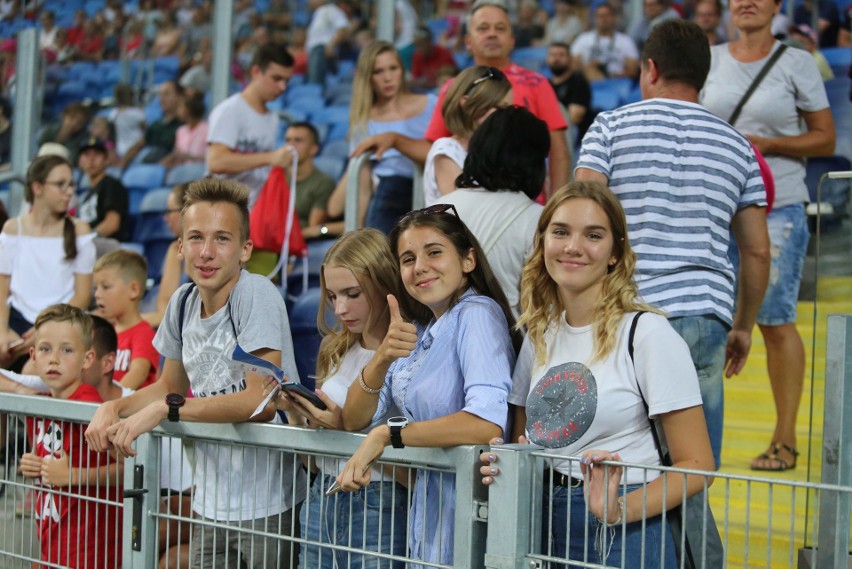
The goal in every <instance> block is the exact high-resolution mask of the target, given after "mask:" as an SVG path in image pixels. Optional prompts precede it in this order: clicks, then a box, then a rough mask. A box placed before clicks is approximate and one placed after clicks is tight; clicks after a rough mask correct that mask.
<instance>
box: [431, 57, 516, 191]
mask: <svg viewBox="0 0 852 569" xmlns="http://www.w3.org/2000/svg"><path fill="white" fill-rule="evenodd" d="M512 102H513V98H512V84H511V83H510V82H509V80H508V79H507V78H506V76H505V75H504V74H503V72H502V71H500V70H499V69H497V68H496V67H488V66H486V65H475V66H473V67H469V68H468V69H465V70H464V71H462V72H461V73H459V75H458V77H456V78H455V80H453V83H452V85H450V88H449V90H448V91H447V96H446V97H445V98H444V103H443V104H442V105H441V114H442V115H443V117H444V122H445V123H446V125H447V128H448V129H449V130H450V132H452V133H453V135H452V136H447V137H443V138H439V139H437V140H436V141H435V142H433V143H432V147H431V148H430V149H429V154H428V155H427V156H426V165H425V166H424V167H423V197H424V198H425V201H426V205H427V206H430V205H432V204H434V203H435V202H437V201H438V200H439V199H440V198H441V196H444V195H446V194H449V193H450V192H453V191H455V189H456V178H458V177H459V175H460V174H461V173H462V169H463V168H464V160H465V158H466V157H467V148H468V144H469V143H470V137H471V136H473V133H474V131H475V130H476V129H477V128H478V127H479V125H481V124H482V122H483V121H484V120H485V119H487V118H488V117H489V116H490V115H491V113H493V112H494V111H495V110H496V109H499V108H502V107H508V106H510V105H511V104H512Z"/></svg>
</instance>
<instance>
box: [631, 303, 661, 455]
mask: <svg viewBox="0 0 852 569" xmlns="http://www.w3.org/2000/svg"><path fill="white" fill-rule="evenodd" d="M643 314H645V311H644V310H641V311H639V312H637V313H636V315H635V316H634V317H633V321H632V322H631V323H630V333H629V334H628V336H627V353H629V354H630V361H631V362H632V363H633V369H634V370H635V369H636V361H635V360H634V359H633V338H635V337H636V325H637V324H639V317H640V316H642V315H643ZM636 388H637V389H638V390H639V395H640V396H641V397H642V405H644V406H645V415H646V416H647V417H648V423H649V424H650V426H651V436H652V437H654V446H655V447H657V454H658V455H659V456H660V464H662V465H663V466H671V465H672V460H671V457H670V456H669V454H668V452H667V451H666V450H664V449H663V445H662V444H661V443H660V434H659V433H658V432H657V421H655V420H654V419H651V415H650V409H649V407H648V401H647V400H646V399H645V394H644V393H642V386H641V385H640V384H639V378H638V377H637V378H636Z"/></svg>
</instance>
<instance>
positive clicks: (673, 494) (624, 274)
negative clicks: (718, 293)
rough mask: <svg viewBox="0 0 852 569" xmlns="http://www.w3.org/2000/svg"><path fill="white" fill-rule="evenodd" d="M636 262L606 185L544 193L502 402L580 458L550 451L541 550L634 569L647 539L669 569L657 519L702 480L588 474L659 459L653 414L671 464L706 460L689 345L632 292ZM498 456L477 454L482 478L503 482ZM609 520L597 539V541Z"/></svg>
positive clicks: (647, 551)
mask: <svg viewBox="0 0 852 569" xmlns="http://www.w3.org/2000/svg"><path fill="white" fill-rule="evenodd" d="M635 264H636V256H635V254H634V253H633V251H632V249H631V248H630V242H629V240H628V238H627V222H626V219H625V216H624V210H623V209H622V208H621V204H620V203H619V202H618V198H616V196H615V195H614V194H613V193H612V191H611V190H609V188H607V187H605V186H603V185H600V184H596V183H588V182H586V183H584V182H574V183H571V184H569V185H568V186H566V187H564V188H562V189H561V190H559V191H558V192H557V193H556V194H555V195H554V196H553V197H552V198H551V199H550V201H548V203H547V205H546V206H545V208H544V210H543V211H542V214H541V218H540V219H539V223H538V226H537V228H536V235H535V245H534V249H533V252H532V254H531V256H530V258H529V260H528V261H527V263H526V265H525V266H524V269H523V274H522V277H521V306H522V307H523V313H522V314H521V317H520V318H519V320H518V325H519V326H525V327H526V328H527V338H526V340H525V342H524V346H523V348H522V349H521V353H520V355H519V356H518V363H517V365H516V366H515V371H514V374H513V387H512V393H511V395H510V397H509V402H510V403H512V404H514V405H515V406H516V408H515V417H514V425H513V432H512V437H513V440H519V442H526V441H527V440H528V441H529V442H532V443H534V444H538V445H541V446H543V447H545V448H546V450H547V451H548V452H549V453H552V454H559V455H563V456H565V457H578V458H580V460H579V461H574V462H572V461H568V460H558V459H554V460H553V461H552V464H551V465H550V466H549V467H548V468H547V469H546V471H545V492H546V493H547V494H548V496H547V498H546V499H545V507H544V511H543V515H544V519H543V524H544V525H543V535H544V536H547V537H545V540H548V539H549V540H550V542H549V543H547V542H545V543H542V544H541V546H542V550H543V551H546V552H549V553H551V554H552V555H553V556H555V557H560V558H565V559H569V560H572V561H580V560H584V559H585V560H586V561H588V562H590V563H601V564H608V565H618V566H626V567H639V566H640V564H641V563H642V562H643V557H642V553H641V552H642V551H643V547H644V566H645V567H674V566H675V564H676V560H675V555H674V551H675V550H674V544H673V541H672V537H671V535H670V534H669V529H668V526H666V525H663V523H662V519H661V514H662V512H663V510H664V509H671V508H674V507H675V506H677V505H679V504H681V502H682V501H683V499H684V488H685V489H686V492H685V493H686V495H687V496H691V495H693V494H696V493H698V492H700V491H701V490H702V489H703V488H704V478H703V477H701V476H688V477H687V479H686V480H685V481H684V479H683V476H682V475H679V474H669V475H668V480H667V484H666V483H664V480H663V478H661V477H658V476H659V473H658V472H656V471H654V470H648V471H645V470H643V469H638V468H634V469H623V468H622V467H619V466H605V467H604V466H599V467H598V468H594V466H595V464H597V463H599V462H601V461H604V460H607V461H610V460H611V461H624V462H630V463H637V464H643V465H648V466H656V465H659V464H660V458H659V454H658V451H657V448H656V444H655V442H654V438H653V436H652V433H651V427H650V422H649V415H650V416H651V417H654V416H656V417H659V419H660V420H661V423H662V427H663V431H664V433H665V438H666V440H667V441H668V445H669V451H670V454H671V458H672V462H673V466H676V467H680V468H693V469H698V470H706V471H711V470H712V469H713V466H714V462H713V454H712V451H711V450H710V440H709V436H708V435H707V427H706V425H705V422H704V414H703V411H702V407H701V395H700V392H699V389H698V378H697V375H696V372H695V367H694V366H693V364H692V359H691V357H690V354H689V349H688V347H687V346H686V344H685V342H684V341H683V340H682V339H681V338H680V336H679V335H678V334H677V333H676V332H675V331H674V329H673V328H672V327H671V325H669V323H668V321H667V320H666V318H665V316H664V315H662V314H661V313H660V312H659V311H658V310H655V309H653V308H651V307H650V306H648V305H646V304H644V303H643V302H642V301H641V300H640V299H639V296H638V292H637V288H636V284H635V283H634V281H633V269H634V267H635ZM642 312H646V314H641V318H639V315H640V313H642ZM637 318H638V320H637ZM634 323H635V326H636V328H635V337H634V339H633V347H634V352H633V355H632V356H631V354H630V351H629V348H628V344H629V337H630V329H631V327H632V326H633V325H634ZM646 403H647V408H646V406H645V404H646ZM493 442H496V441H493ZM500 442H502V441H500ZM498 454H499V450H498V449H495V450H492V451H490V452H487V453H484V454H483V455H482V459H483V462H485V463H486V466H483V467H482V468H481V473H482V474H483V475H484V478H483V482H484V483H485V484H491V483H495V480H497V483H499V476H498V475H499V468H498V467H497V465H498V464H499V462H497V460H498V459H497V455H498ZM578 466H579V468H578ZM622 478H623V479H624V480H623V481H622ZM589 514H591V515H589ZM643 518H644V519H643ZM622 525H623V527H622ZM615 526H617V527H615ZM608 528H612V530H613V531H611V532H610V536H609V538H607V539H606V540H605V541H606V543H607V545H606V547H602V546H601V545H600V543H599V541H600V540H599V539H596V536H601V532H603V531H605V530H607V529H608ZM569 535H570V536H571V539H570V540H568V539H567V536H569ZM583 536H587V537H583ZM566 542H568V543H566ZM643 542H644V544H643ZM663 542H665V548H663V547H662V544H663ZM661 550H664V551H665V554H666V556H665V557H664V558H661V557H660V552H661ZM622 563H625V565H621V564H622Z"/></svg>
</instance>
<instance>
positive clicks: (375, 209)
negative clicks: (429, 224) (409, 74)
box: [338, 41, 437, 233]
mask: <svg viewBox="0 0 852 569" xmlns="http://www.w3.org/2000/svg"><path fill="white" fill-rule="evenodd" d="M352 94H353V96H352V103H351V106H350V111H349V137H350V140H349V142H350V148H351V149H352V150H354V149H355V147H356V146H358V144H359V143H360V142H361V141H363V140H365V139H366V138H368V137H372V136H375V135H379V134H382V133H387V132H394V133H398V134H401V135H404V136H406V137H409V138H412V139H422V138H423V137H424V135H425V134H426V127H427V126H428V125H429V120H430V119H431V118H432V111H433V110H434V108H435V103H436V101H437V97H436V96H435V95H419V94H415V93H412V92H410V91H409V90H408V86H407V85H406V82H405V68H404V67H403V64H402V59H401V58H400V56H399V53H398V52H397V51H396V49H395V48H394V47H393V45H392V44H390V43H388V42H384V41H376V42H373V43H371V44H370V45H369V46H367V47H365V48H364V49H363V50H362V51H361V55H360V56H359V57H358V63H357V66H356V68H355V78H354V80H353V85H352ZM371 166H372V170H371V172H370V171H369V170H367V171H364V172H360V173H358V174H357V175H360V176H362V178H361V179H362V184H361V187H362V191H364V192H366V193H363V194H362V206H364V205H366V203H367V200H369V205H367V206H366V214H365V215H366V217H365V219H364V225H365V226H366V227H375V228H376V229H379V230H381V231H383V232H384V233H389V232H390V230H391V229H392V228H393V226H394V224H395V223H396V221H397V219H399V218H400V217H401V216H402V215H404V214H405V213H407V212H408V211H409V210H410V209H411V198H412V188H413V177H414V164H413V163H412V161H411V160H409V159H408V158H406V157H405V156H403V155H402V154H401V153H400V152H399V150H396V149H393V148H392V149H389V150H387V151H385V152H384V153H382V155H381V156H376V159H375V160H374V161H373V163H372V164H371ZM369 174H372V176H370V175H369ZM352 175H355V173H353V174H352ZM371 177H372V178H375V179H376V180H377V184H376V185H375V190H374V191H372V192H371V193H372V196H371V195H370V190H371V188H372V183H370V179H371ZM344 180H345V177H344ZM342 184H343V182H342ZM343 185H345V184H343ZM340 188H341V186H339V187H338V192H340V191H342V190H341V189H340Z"/></svg>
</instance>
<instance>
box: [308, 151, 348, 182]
mask: <svg viewBox="0 0 852 569" xmlns="http://www.w3.org/2000/svg"><path fill="white" fill-rule="evenodd" d="M314 166H316V168H317V169H318V170H319V171H320V172H322V173H323V174H325V175H326V176H329V177H330V178H332V179H333V180H334V181H337V180H339V179H340V177H341V176H342V175H343V168H344V167H345V166H346V159H345V158H339V157H337V156H317V157H316V158H314Z"/></svg>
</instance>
